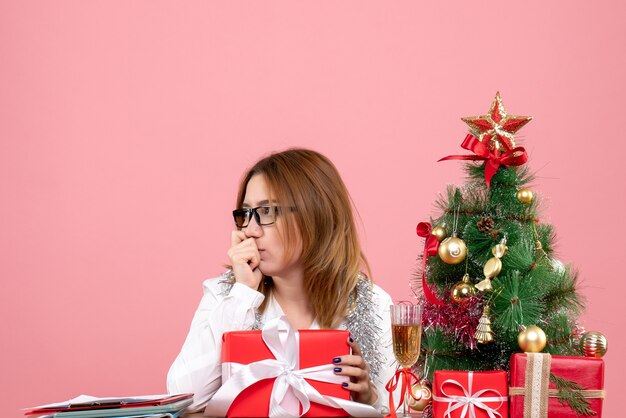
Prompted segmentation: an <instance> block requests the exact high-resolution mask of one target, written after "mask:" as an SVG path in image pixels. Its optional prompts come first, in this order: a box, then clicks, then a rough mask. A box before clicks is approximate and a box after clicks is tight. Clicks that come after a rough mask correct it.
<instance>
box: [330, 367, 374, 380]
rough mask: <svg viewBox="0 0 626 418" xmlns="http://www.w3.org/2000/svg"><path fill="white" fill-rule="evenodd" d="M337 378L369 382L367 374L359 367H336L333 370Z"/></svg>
mask: <svg viewBox="0 0 626 418" xmlns="http://www.w3.org/2000/svg"><path fill="white" fill-rule="evenodd" d="M333 371H334V372H335V374H337V375H339V376H348V377H353V378H354V379H356V380H357V381H360V380H366V381H367V380H369V372H368V371H367V370H365V369H362V368H360V367H353V366H336V367H335V368H334V370H333Z"/></svg>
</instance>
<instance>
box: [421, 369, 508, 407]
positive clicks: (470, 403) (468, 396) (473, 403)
mask: <svg viewBox="0 0 626 418" xmlns="http://www.w3.org/2000/svg"><path fill="white" fill-rule="evenodd" d="M473 379H474V373H473V372H468V376H467V390H466V389H465V388H464V387H463V385H462V384H460V383H459V382H457V381H456V380H454V379H448V380H446V381H444V382H443V383H442V384H441V386H440V390H441V393H442V394H443V395H444V396H434V395H433V400H435V401H438V402H446V403H448V404H449V405H448V409H447V410H446V412H445V414H444V418H452V411H455V410H457V409H459V408H463V410H462V411H461V416H460V417H459V418H465V417H466V416H467V413H468V412H469V418H476V410H475V408H478V409H482V410H483V411H485V412H487V415H489V418H495V417H496V415H497V416H499V417H500V418H502V415H501V414H500V413H499V412H497V410H498V409H500V407H501V406H502V403H504V402H506V400H507V397H506V396H502V394H501V393H500V392H498V391H497V390H495V389H483V390H479V391H478V392H476V393H472V381H473ZM445 384H451V385H455V386H458V387H460V388H461V390H463V393H464V394H465V396H460V395H448V394H447V393H446V392H445V390H444V389H443V386H444V385H445ZM487 392H495V393H497V394H498V395H499V396H483V395H484V394H485V393H487ZM485 402H500V405H498V407H497V408H490V407H488V406H487V405H485Z"/></svg>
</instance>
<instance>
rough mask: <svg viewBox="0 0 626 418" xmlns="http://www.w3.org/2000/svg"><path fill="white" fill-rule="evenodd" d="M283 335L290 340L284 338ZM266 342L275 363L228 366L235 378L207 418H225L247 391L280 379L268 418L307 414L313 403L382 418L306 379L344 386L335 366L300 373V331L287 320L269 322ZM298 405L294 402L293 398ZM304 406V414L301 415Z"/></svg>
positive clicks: (212, 403)
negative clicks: (241, 395)
mask: <svg viewBox="0 0 626 418" xmlns="http://www.w3.org/2000/svg"><path fill="white" fill-rule="evenodd" d="M281 331H282V334H283V336H284V334H285V333H286V338H281ZM261 335H262V338H263V341H264V342H265V344H266V345H267V347H268V348H269V349H270V351H271V352H272V354H273V355H274V357H275V359H267V360H261V361H256V362H254V363H250V364H238V363H226V365H227V366H230V367H231V368H232V371H233V373H232V375H231V377H230V378H229V379H228V380H226V381H225V382H222V386H221V388H220V389H219V390H218V391H217V392H216V393H215V395H213V398H211V400H210V401H209V403H208V404H207V407H206V409H205V410H204V415H205V416H212V417H223V416H226V413H227V412H228V409H229V408H230V406H231V405H232V403H233V402H234V400H235V398H236V397H237V396H238V395H239V394H240V393H241V392H242V391H243V390H244V389H246V388H247V387H249V386H251V385H253V384H255V383H257V382H259V381H261V380H264V379H272V378H276V380H275V382H274V386H273V388H272V394H271V397H270V406H269V411H268V416H269V417H270V418H283V417H284V418H293V417H300V416H302V415H304V414H306V413H307V411H308V410H309V408H310V407H311V402H315V403H318V404H321V405H327V406H331V407H333V408H341V409H343V410H344V411H346V412H347V413H348V414H350V415H352V416H357V417H377V418H380V417H382V415H381V414H380V413H379V412H378V411H377V410H376V409H375V408H373V407H372V406H370V405H365V404H361V403H356V402H352V401H348V400H345V399H341V398H336V397H333V396H327V395H322V394H321V393H319V391H318V390H317V389H315V388H314V387H313V386H311V384H310V383H309V382H307V381H306V380H305V379H311V380H318V381H320V382H329V383H336V384H340V383H341V382H344V381H346V378H345V377H344V376H338V375H336V374H335V373H334V372H333V368H334V365H332V364H325V365H321V366H315V367H309V368H306V369H299V367H298V366H299V364H298V360H299V342H298V338H297V333H296V331H295V330H294V329H293V328H292V327H291V325H290V324H289V322H288V321H287V317H285V316H282V317H280V318H276V319H273V320H271V321H268V322H267V323H266V325H265V326H264V327H263V330H262V333H261ZM293 397H295V398H296V400H297V402H291V401H290V398H291V399H292V398H293ZM300 405H302V414H299V410H300Z"/></svg>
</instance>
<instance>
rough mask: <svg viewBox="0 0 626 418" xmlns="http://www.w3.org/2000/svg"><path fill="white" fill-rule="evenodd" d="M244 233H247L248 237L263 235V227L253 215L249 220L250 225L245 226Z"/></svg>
mask: <svg viewBox="0 0 626 418" xmlns="http://www.w3.org/2000/svg"><path fill="white" fill-rule="evenodd" d="M243 233H244V234H246V236H247V237H260V236H261V235H263V227H262V226H261V225H259V224H258V223H257V221H256V219H255V218H254V216H253V217H252V219H250V222H248V226H246V227H245V228H244V231H243Z"/></svg>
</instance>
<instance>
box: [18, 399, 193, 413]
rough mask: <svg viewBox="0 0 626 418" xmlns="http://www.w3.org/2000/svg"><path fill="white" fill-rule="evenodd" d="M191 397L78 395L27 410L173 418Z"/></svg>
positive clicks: (28, 411) (183, 408)
mask: <svg viewBox="0 0 626 418" xmlns="http://www.w3.org/2000/svg"><path fill="white" fill-rule="evenodd" d="M192 397H193V394H191V393H183V394H179V395H148V396H130V397H119V398H97V397H94V396H88V395H80V396H78V397H76V398H74V399H70V400H69V401H65V402H59V403H53V404H48V405H41V406H36V407H34V408H28V409H26V410H25V412H24V414H25V415H28V416H29V417H30V418H176V417H178V416H179V415H180V414H182V412H183V411H184V410H185V408H186V407H187V406H189V405H190V404H191V402H192V399H191V398H192Z"/></svg>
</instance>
